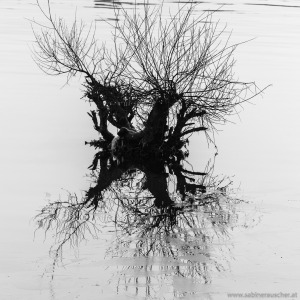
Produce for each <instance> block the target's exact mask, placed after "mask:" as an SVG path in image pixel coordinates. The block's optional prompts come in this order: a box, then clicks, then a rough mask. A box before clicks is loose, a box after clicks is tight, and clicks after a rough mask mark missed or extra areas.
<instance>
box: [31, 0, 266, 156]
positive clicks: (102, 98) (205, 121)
mask: <svg viewBox="0 0 300 300" xmlns="http://www.w3.org/2000/svg"><path fill="white" fill-rule="evenodd" d="M38 6H39V7H40V10H41V11H42V13H43V15H44V17H45V19H46V21H47V24H45V25H40V24H37V23H34V26H33V27H34V35H35V42H36V45H35V46H36V47H35V48H34V56H35V61H36V63H37V64H38V66H39V67H40V68H41V69H42V70H43V71H45V72H46V73H47V74H51V75H63V74H65V75H67V79H68V80H69V79H70V78H71V77H72V76H75V75H77V74H82V75H83V76H84V78H85V81H84V83H83V84H84V87H85V94H84V96H85V97H86V99H87V100H88V101H89V102H91V103H93V104H95V109H93V110H92V111H91V112H89V115H90V116H91V118H92V120H93V124H94V128H95V129H96V130H97V131H98V132H99V134H100V135H101V137H100V138H99V140H96V141H92V142H90V144H91V145H93V146H95V147H97V148H101V149H102V152H103V151H104V152H109V151H110V148H111V146H110V145H111V143H112V141H113V139H114V138H115V141H114V150H115V152H116V153H117V154H120V153H124V152H125V151H129V150H130V149H133V148H139V149H140V150H141V152H143V153H145V152H148V153H150V152H151V153H155V154H156V155H159V156H170V155H177V156H178V157H179V156H182V155H183V152H182V151H181V149H182V147H183V146H184V145H186V143H187V140H188V137H189V136H190V135H192V134H193V133H195V132H198V131H204V132H206V134H207V136H208V138H210V137H211V135H209V133H212V132H213V131H214V130H215V126H216V125H217V124H220V123H224V122H226V121H227V120H228V117H229V116H230V115H232V114H235V113H237V108H238V106H240V105H242V104H243V103H244V102H246V101H249V100H250V99H251V98H252V97H254V96H256V95H257V94H259V93H260V92H261V90H259V89H258V88H257V87H256V85H255V83H254V82H249V83H247V82H242V81H239V80H238V79H237V78H236V77H235V76H234V72H233V67H234V62H235V61H234V58H233V53H234V51H235V49H236V47H237V46H238V45H237V44H233V45H231V44H230V43H229V39H228V38H225V40H222V38H223V35H224V29H222V30H219V28H218V23H214V22H213V20H212V17H213V14H212V13H205V14H202V15H200V16H197V15H196V14H194V12H195V9H196V5H195V4H186V5H183V6H181V7H180V8H179V10H178V11H177V12H176V13H175V14H171V13H170V14H169V15H168V17H163V13H162V10H163V4H162V5H158V6H150V5H148V4H146V3H145V4H144V5H143V7H142V9H140V8H139V7H138V6H135V7H134V9H133V10H130V11H127V10H126V9H125V8H121V9H118V10H117V9H115V14H116V20H117V21H116V23H115V24H114V25H113V37H112V38H113V45H114V46H113V47H111V48H107V47H106V46H104V45H101V46H99V43H98V41H97V39H96V35H97V32H96V31H95V30H94V29H93V28H92V27H90V28H87V27H85V26H84V24H83V23H82V22H78V21H77V20H76V19H75V21H74V23H73V25H72V26H71V27H70V28H69V27H68V26H67V25H66V23H65V22H64V20H63V19H62V18H56V17H55V16H54V15H53V13H52V11H51V7H50V1H49V0H48V6H47V9H42V7H41V6H40V4H39V3H38ZM36 25H37V26H38V28H39V29H37V28H36ZM109 125H110V126H114V127H116V128H117V130H118V136H117V137H115V136H114V135H113V134H112V132H111V131H110V130H109V128H110V127H109Z"/></svg>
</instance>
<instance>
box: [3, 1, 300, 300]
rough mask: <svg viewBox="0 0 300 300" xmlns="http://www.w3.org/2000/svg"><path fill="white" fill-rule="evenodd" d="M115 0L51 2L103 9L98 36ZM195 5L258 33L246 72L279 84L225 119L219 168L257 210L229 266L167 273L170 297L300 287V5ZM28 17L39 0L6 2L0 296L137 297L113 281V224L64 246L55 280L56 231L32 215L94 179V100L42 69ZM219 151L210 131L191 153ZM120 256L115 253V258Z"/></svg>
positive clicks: (198, 158)
mask: <svg viewBox="0 0 300 300" xmlns="http://www.w3.org/2000/svg"><path fill="white" fill-rule="evenodd" d="M127 5H128V6H129V7H130V6H131V4H130V3H128V4H127ZM167 5H170V7H172V8H174V7H176V5H177V4H176V3H175V2H167ZM110 7H111V6H110V3H109V2H101V1H84V0H78V1H72V3H71V2H69V1H53V8H54V9H55V11H57V14H59V15H61V16H64V17H65V18H66V19H67V20H69V21H71V20H72V18H73V16H74V15H75V11H76V8H77V15H78V17H80V18H83V19H84V20H86V21H87V22H91V20H96V21H97V30H98V31H97V32H98V33H99V38H101V39H105V40H106V39H109V37H110V31H109V29H108V28H109V27H108V25H107V24H106V23H105V22H103V21H101V20H103V19H104V18H110V19H111V18H113V11H112V10H111V9H107V8H110ZM199 9H201V10H215V9H219V10H218V11H217V12H216V14H215V18H216V20H217V19H220V23H221V25H222V24H227V29H228V31H231V30H232V41H233V42H242V41H245V40H251V39H254V40H252V41H250V42H249V43H246V44H243V45H241V46H240V47H239V48H238V50H237V52H236V59H237V63H236V74H237V75H238V77H239V78H240V79H241V80H244V81H252V80H255V81H256V82H257V84H258V85H259V86H260V87H264V86H266V85H268V84H272V86H271V87H270V88H268V89H267V90H266V91H265V93H264V95H263V97H258V98H257V99H255V100H253V104H247V105H245V107H244V110H242V111H241V113H240V119H239V118H238V117H234V118H233V119H232V121H233V122H234V124H231V123H228V124H227V125H226V126H223V127H220V132H219V134H217V135H216V143H217V146H218V153H219V155H218V156H217V160H216V166H215V172H216V174H226V175H235V176H234V182H235V185H236V186H237V187H238V186H240V192H239V193H240V195H241V196H242V197H243V198H244V199H247V200H249V201H251V204H250V205H248V206H247V205H245V206H242V207H241V208H240V210H241V211H242V212H244V211H249V218H250V219H251V217H252V216H253V218H254V216H255V220H256V219H257V218H258V217H259V220H260V221H259V222H257V225H256V226H254V227H251V228H248V229H246V228H245V226H240V227H236V228H235V229H234V230H233V231H232V232H230V239H229V240H228V243H230V245H232V246H231V247H230V255H229V256H225V257H227V259H228V261H229V265H230V266H229V265H228V266H226V268H224V270H223V271H222V272H212V273H211V281H210V283H207V284H198V283H195V282H194V281H189V280H186V281H185V280H183V279H181V280H178V278H172V279H171V280H170V278H168V279H169V281H168V285H167V287H166V290H162V294H166V295H168V297H169V298H170V299H172V298H171V297H172V296H171V294H170V290H172V289H173V288H174V287H176V289H177V292H178V294H176V295H175V296H174V297H177V298H174V299H201V297H202V298H204V299H206V298H207V299H224V298H226V293H228V292H280V291H281V292H291V293H292V292H295V291H297V289H298V292H300V291H299V288H298V282H299V279H300V274H299V261H300V260H299V248H300V244H299V243H298V241H297V237H298V236H299V228H300V227H299V212H300V207H299V205H300V197H299V195H300V194H299V191H298V189H297V187H298V186H299V180H300V177H299V175H298V170H299V166H300V161H299V152H300V141H299V136H300V135H299V130H300V129H299V128H300V123H299V122H300V121H299V118H298V111H299V101H298V98H299V89H298V81H299V78H300V76H299V75H300V71H299V70H300V68H299V67H300V58H299V50H300V39H299V37H300V29H299V28H300V26H299V23H300V9H299V4H298V2H297V1H292V0H291V1H255V2H251V3H250V2H247V1H233V2H229V3H224V4H222V3H220V2H218V1H206V2H201V3H200V4H199ZM32 18H35V19H40V13H39V11H38V9H37V7H36V6H35V2H34V1H29V0H27V1H11V0H10V1H5V0H2V1H1V3H0V38H1V47H0V66H1V67H0V77H1V78H0V82H1V91H2V94H1V110H0V122H1V123H0V126H1V141H2V143H1V152H0V160H1V172H0V176H1V200H2V203H3V204H2V208H1V212H0V215H1V218H0V220H1V221H0V232H1V237H2V243H1V247H0V255H1V256H0V282H1V291H0V296H1V297H0V298H1V299H22V300H23V299H75V298H77V299H99V298H101V299H118V298H120V299H126V297H127V298H130V297H131V298H130V299H132V297H136V299H139V298H138V297H143V296H142V293H141V292H140V294H139V295H136V292H135V289H136V285H135V284H133V283H132V284H133V285H132V288H131V289H128V290H126V289H125V288H123V289H121V290H119V293H117V291H116V288H115V287H116V285H115V284H114V283H111V284H108V282H107V277H108V276H107V273H106V272H107V262H106V261H105V260H104V255H105V252H106V250H107V247H108V246H109V242H110V241H111V240H112V238H113V235H112V234H111V233H110V232H108V233H107V235H105V236H103V237H104V238H103V239H101V242H99V241H97V240H96V241H91V242H89V243H87V244H84V245H81V247H80V249H79V255H78V257H77V258H76V257H74V255H73V252H72V251H70V253H68V252H66V256H65V261H64V262H65V265H66V268H59V269H57V270H56V272H57V277H56V279H55V280H54V281H51V280H50V277H51V276H50V274H51V269H52V268H51V259H50V258H49V257H48V249H49V245H50V243H51V238H50V239H47V240H46V242H43V235H42V234H41V233H40V234H39V235H38V238H36V239H35V240H33V231H34V224H33V223H32V222H31V223H30V219H31V218H32V217H33V216H34V215H35V214H36V211H37V210H38V209H39V208H40V207H42V206H43V205H45V203H46V202H45V200H46V199H47V198H51V199H56V198H58V197H59V195H61V196H62V197H63V196H64V195H66V194H65V191H64V190H62V189H61V188H63V189H67V190H69V191H72V192H78V193H79V194H80V191H82V190H84V189H87V186H88V185H87V181H86V178H85V177H84V175H85V174H86V172H87V171H86V168H87V167H88V166H89V164H90V163H91V159H92V157H93V154H94V153H93V150H92V149H91V148H88V147H86V146H84V141H85V140H89V139H91V138H94V137H95V134H94V132H93V129H92V126H91V125H92V124H91V122H90V119H89V117H88V116H87V114H86V111H88V109H89V106H88V105H87V104H86V103H85V102H84V101H82V100H80V97H81V96H82V92H81V86H80V81H79V80H77V79H74V80H72V81H71V82H70V84H69V85H66V86H64V85H65V83H66V81H65V79H64V78H55V77H49V76H46V75H44V74H43V73H42V72H41V71H40V70H39V69H38V68H37V66H36V65H35V64H34V62H33V60H32V58H31V53H30V47H31V42H32V40H33V35H32V32H31V27H30V23H29V22H28V20H27V19H32ZM211 152H214V151H213V149H212V148H210V149H209V151H207V149H206V145H205V144H203V138H201V136H199V139H198V138H197V137H196V138H195V139H194V140H193V142H192V143H191V157H190V161H191V162H192V163H193V165H194V166H199V168H201V166H202V165H205V164H206V161H207V157H209V156H210V154H211ZM204 158H205V159H204ZM164 263H166V262H164V261H159V262H158V263H157V265H161V266H163V264H164ZM168 263H170V262H168ZM122 264H124V261H121V262H120V261H118V260H116V261H115V266H114V267H115V268H116V269H117V268H118V266H121V265H122ZM110 270H111V271H112V269H111V268H110ZM114 271H115V270H114ZM74 286H76V288H74ZM153 286H154V284H153ZM123 287H125V285H123ZM133 290H134V291H133ZM141 290H142V288H141V289H140V291H141Z"/></svg>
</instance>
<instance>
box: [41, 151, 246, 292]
mask: <svg viewBox="0 0 300 300" xmlns="http://www.w3.org/2000/svg"><path fill="white" fill-rule="evenodd" d="M185 165H186V164H185V162H184V161H183V160H182V159H178V158H174V157H173V158H170V159H169V160H168V161H163V160H160V159H154V158H152V159H151V160H150V159H149V158H148V157H140V156H139V155H137V154H136V155H133V153H131V155H130V156H129V157H122V158H121V159H119V160H116V159H112V158H111V157H109V156H107V155H104V154H103V153H102V152H100V153H98V154H97V155H96V158H95V160H94V162H93V164H92V166H91V169H92V171H91V176H90V178H91V180H92V184H91V187H90V188H89V189H88V190H87V191H86V193H85V196H84V197H82V198H79V197H77V195H75V194H71V193H69V195H68V198H67V199H66V200H65V201H61V200H60V201H54V202H49V203H48V205H47V206H45V207H44V208H43V209H42V210H41V211H40V213H39V214H38V215H37V216H36V219H37V222H38V224H39V227H42V228H44V229H45V230H46V232H47V231H48V230H50V229H54V230H55V235H56V243H55V245H53V248H52V250H53V251H54V253H55V261H54V264H56V262H57V260H58V258H59V257H60V256H61V254H62V250H63V247H64V245H65V244H66V243H71V244H72V245H78V244H79V242H80V241H81V240H82V239H86V238H88V237H89V235H90V236H92V237H97V236H99V234H101V232H102V231H103V227H104V226H111V225H112V224H113V225H114V230H115V233H116V238H115V240H114V242H113V243H112V244H111V246H110V247H109V248H108V249H107V258H114V260H116V258H117V265H118V266H119V267H120V266H123V267H121V269H119V268H118V270H117V271H116V273H115V275H116V274H118V276H114V277H115V279H113V282H114V283H115V284H116V286H117V288H118V289H120V288H121V287H123V288H126V289H128V287H129V286H133V287H134V289H135V292H136V293H140V292H138V291H139V290H145V293H146V294H147V295H150V294H151V293H153V291H152V292H151V289H154V287H156V288H157V285H159V284H161V282H162V280H163V281H164V280H166V278H169V279H170V278H172V280H173V281H174V280H177V279H180V278H181V279H182V278H186V279H190V280H193V281H196V282H198V283H199V282H200V283H203V284H205V283H208V282H210V273H211V272H213V271H215V270H217V271H220V270H223V269H224V268H226V266H227V260H228V259H229V252H230V247H229V244H230V243H229V239H228V231H229V230H230V229H232V228H233V227H234V226H236V224H237V221H238V216H239V215H238V213H237V211H236V205H237V203H239V202H240V200H239V199H236V198H233V197H232V196H230V195H229V194H230V193H229V192H228V188H229V186H230V184H231V182H230V180H228V179H226V178H221V179H219V178H217V177H214V176H213V175H212V171H213V163H210V164H208V165H207V167H206V169H205V170H204V172H194V171H192V170H187V168H186V167H185ZM226 253H227V254H226ZM116 278H118V279H117V280H116ZM155 280H156V283H155ZM159 282H160V283H159Z"/></svg>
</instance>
